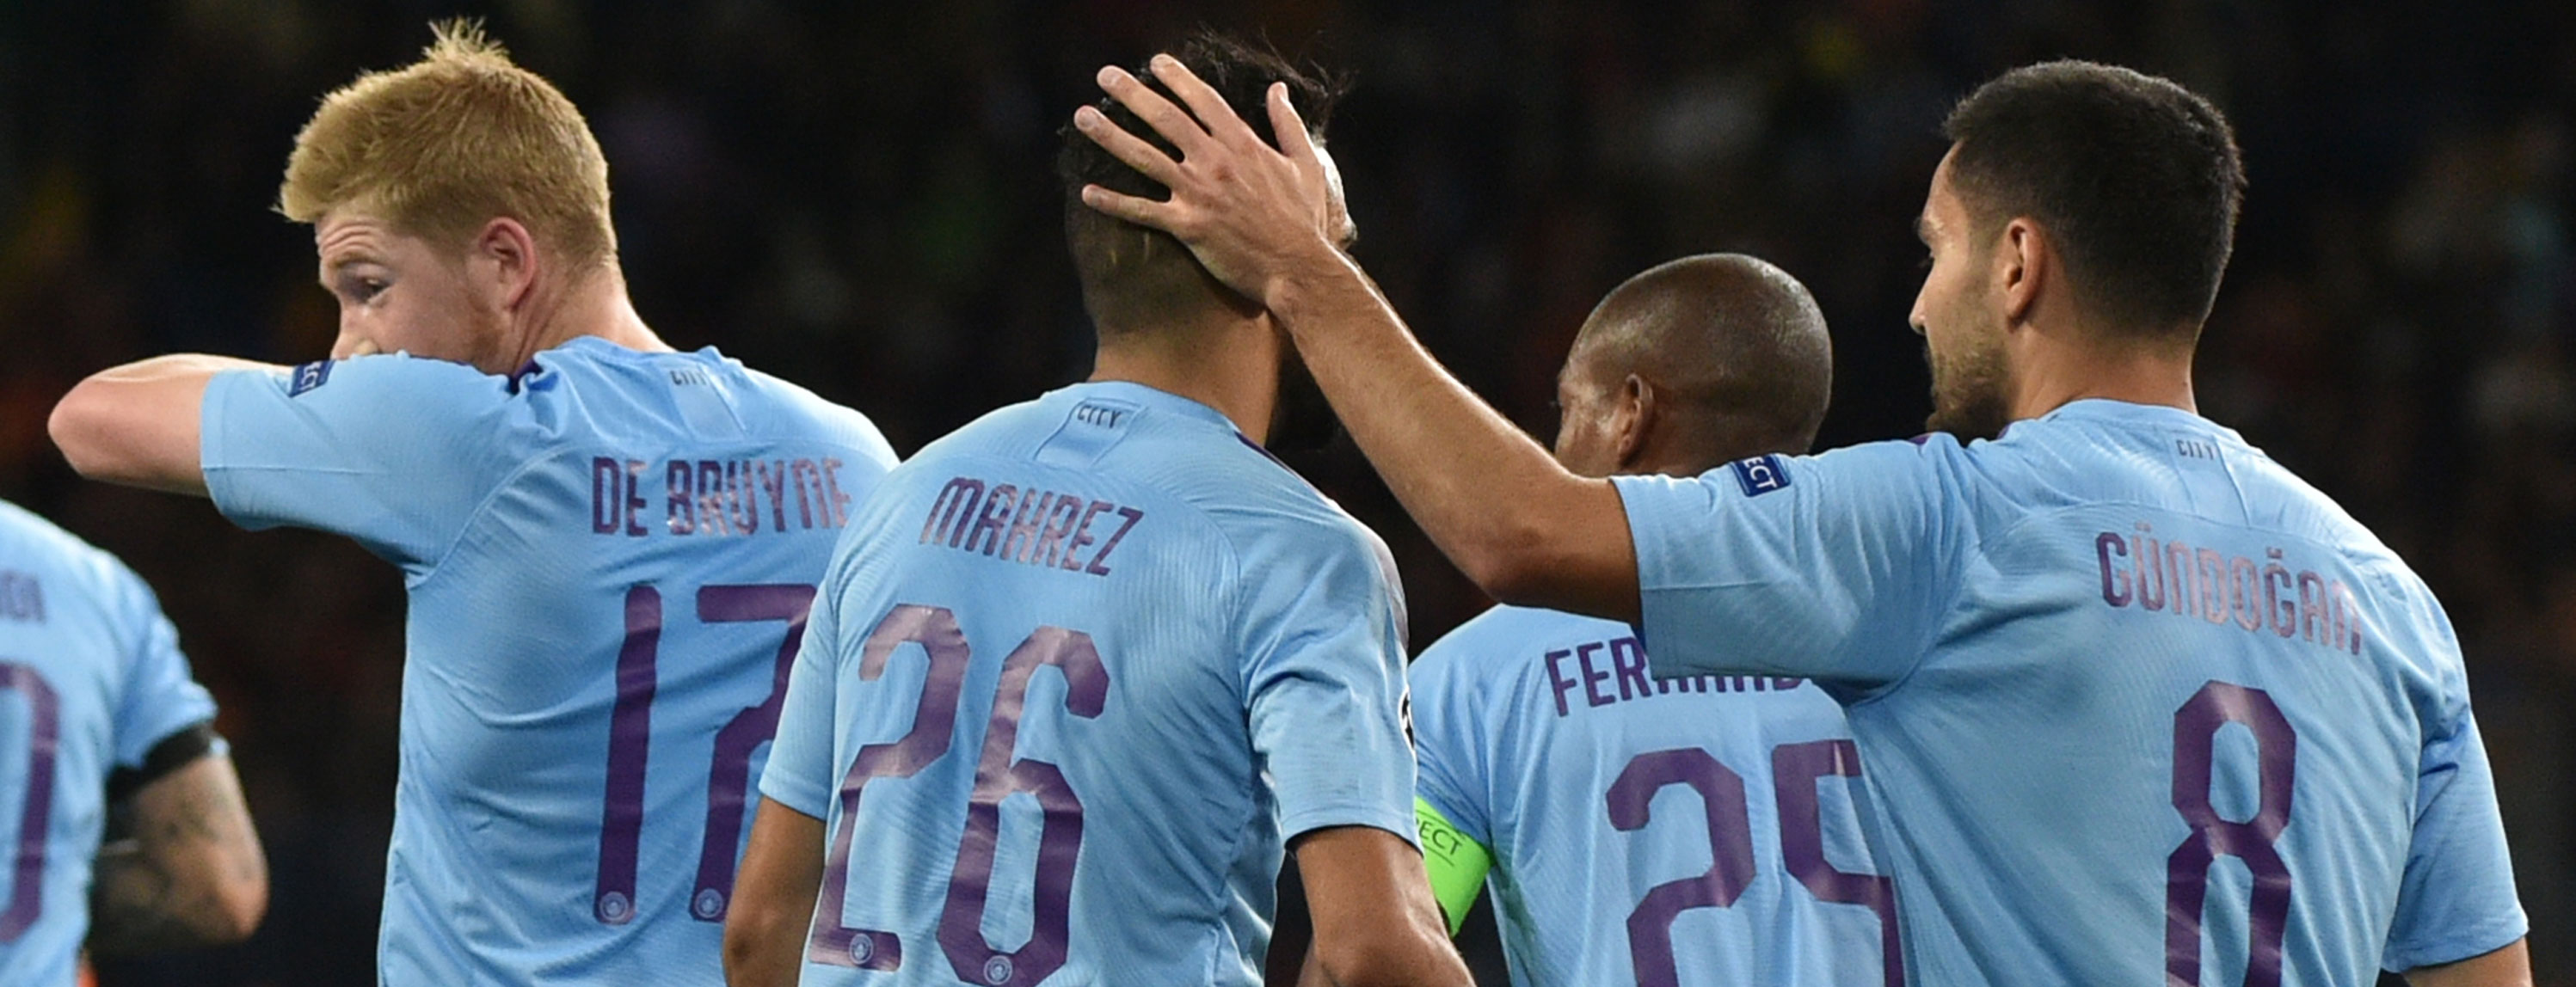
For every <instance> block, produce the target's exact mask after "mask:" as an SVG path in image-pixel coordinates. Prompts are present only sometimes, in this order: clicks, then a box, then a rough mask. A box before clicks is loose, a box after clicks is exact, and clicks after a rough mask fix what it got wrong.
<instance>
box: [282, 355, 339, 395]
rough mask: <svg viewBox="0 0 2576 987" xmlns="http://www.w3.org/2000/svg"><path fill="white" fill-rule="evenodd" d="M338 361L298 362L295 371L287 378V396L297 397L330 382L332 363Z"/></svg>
mask: <svg viewBox="0 0 2576 987" xmlns="http://www.w3.org/2000/svg"><path fill="white" fill-rule="evenodd" d="M336 362H338V361H335V360H315V361H313V362H311V363H305V364H298V365H297V366H296V368H295V373H294V374H293V375H292V376H290V377H289V378H288V380H287V384H286V396H287V397H290V398H291V397H295V396H297V395H300V394H303V393H304V392H306V391H309V390H312V389H314V388H317V387H320V386H322V385H324V384H328V383H330V382H331V364H333V363H336Z"/></svg>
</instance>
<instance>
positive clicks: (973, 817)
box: [725, 37, 1467, 987]
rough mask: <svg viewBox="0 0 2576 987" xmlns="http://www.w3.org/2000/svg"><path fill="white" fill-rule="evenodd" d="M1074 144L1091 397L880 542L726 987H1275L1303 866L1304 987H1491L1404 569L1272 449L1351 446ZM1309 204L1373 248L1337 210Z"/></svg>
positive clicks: (778, 799) (834, 636)
mask: <svg viewBox="0 0 2576 987" xmlns="http://www.w3.org/2000/svg"><path fill="white" fill-rule="evenodd" d="M1188 50H1189V51H1190V53H1191V58H1192V59H1193V60H1194V61H1196V62H1197V63H1198V64H1200V65H1202V66H1204V67H1205V68H1206V69H1207V70H1208V75H1207V78H1208V80H1209V81H1210V83H1211V84H1212V85H1213V86H1214V88H1212V89H1209V90H1208V92H1209V93H1210V98H1211V99H1214V100H1217V101H1219V102H1218V103H1216V104H1212V105H1216V106H1217V107H1218V108H1219V109H1222V108H1223V103H1222V101H1224V100H1226V99H1229V98H1230V99H1233V100H1234V101H1235V104H1236V105H1239V106H1241V107H1243V108H1245V109H1247V110H1249V109H1252V108H1254V107H1256V106H1258V105H1259V101H1260V99H1261V94H1262V91H1263V89H1264V87H1265V86H1267V85H1268V84H1269V83H1270V81H1271V80H1274V79H1283V78H1284V79H1286V80H1288V84H1290V85H1293V86H1295V87H1296V88H1297V89H1298V91H1299V93H1300V98H1302V99H1305V100H1308V101H1309V103H1310V105H1314V106H1317V107H1319V109H1320V108H1321V107H1324V106H1327V105H1329V97H1330V95H1331V92H1330V89H1329V87H1327V86H1325V85H1323V84H1321V83H1319V82H1317V81H1315V80H1313V79H1311V78H1309V77H1308V76H1306V75H1305V74H1303V73H1301V72H1299V71H1298V70H1296V69H1295V68H1294V67H1292V66H1290V65H1288V64H1286V63H1284V62H1282V61H1280V60H1279V59H1278V58H1277V57H1276V56H1274V55H1270V54H1268V53H1266V52H1259V51H1254V50H1252V49H1249V48H1247V47H1245V46H1243V45H1240V44H1237V43H1233V42H1229V41H1226V40H1224V39H1221V38H1215V37H1208V38H1202V39H1201V40H1199V41H1198V42H1196V43H1194V44H1193V45H1192V46H1191V47H1190V48H1189V49H1188ZM1228 112H1231V111H1228ZM1318 119H1319V120H1320V119H1321V113H1320V112H1319V114H1318ZM1246 132H1247V133H1248V134H1254V132H1253V131H1250V130H1247V131H1246ZM1064 137H1065V151H1064V154H1063V156H1062V158H1061V159H1060V171H1061V172H1062V174H1063V177H1064V179H1065V183H1066V184H1065V190H1066V197H1065V207H1066V210H1067V212H1066V224H1067V228H1066V232H1067V237H1066V239H1067V241H1068V243H1069V244H1070V246H1071V248H1072V251H1073V258H1074V265H1075V268H1076V269H1077V270H1078V271H1079V272H1080V273H1081V278H1082V286H1083V299H1084V303H1085V305H1086V306H1087V307H1088V308H1089V310H1090V312H1091V314H1092V317H1093V319H1094V321H1095V322H1096V324H1097V328H1098V331H1099V350H1098V355H1097V358H1096V362H1095V364H1094V366H1093V373H1092V376H1091V379H1090V380H1089V381H1087V382H1085V383H1081V384H1076V385H1073V386H1071V387H1067V388H1064V389H1062V390H1058V391H1054V392H1052V393H1049V394H1047V395H1045V396H1043V397H1040V398H1038V399H1036V400H1034V401H1029V402H1026V403H1023V404H1017V405H1013V406H1010V407H1007V408H1003V409H1001V410H998V411H995V412H993V413H991V414H988V415H986V416H984V417H983V418H981V419H979V420H977V421H976V422H974V423H973V424H970V425H968V426H966V427H965V428H963V429H960V430H958V431H957V432H955V433H954V434H951V435H949V436H948V437H946V438H943V439H941V440H939V441H938V442H936V443H933V444H931V445H930V446H929V447H927V448H925V449H923V450H922V451H921V453H920V454H919V455H917V456H915V457H914V458H913V459H912V460H911V461H910V462H908V463H906V464H904V465H903V466H901V467H898V468H897V469H896V470H895V471H894V472H893V473H891V474H888V476H887V477H886V481H885V483H884V485H883V486H882V487H880V488H879V490H878V493H877V494H876V496H875V497H873V498H872V499H870V500H869V502H868V503H867V504H866V506H864V507H863V508H861V509H860V511H859V512H858V515H857V517H856V518H855V519H854V520H853V522H852V525H853V528H854V530H853V531H852V532H851V534H850V536H849V537H848V538H847V539H846V540H844V541H843V542H842V544H841V547H840V550H839V551H838V552H837V554H836V555H835V558H834V562H833V566H832V569H831V572H830V574H829V575H828V576H827V577H826V579H825V582H824V586H823V590H822V593H821V595H820V596H818V597H817V598H816V600H815V605H814V614H813V623H812V630H811V632H810V635H809V637H808V640H809V641H810V642H811V644H810V646H809V647H807V648H806V649H805V651H804V653H803V654H802V655H801V656H800V657H799V658H798V659H797V662H796V665H795V669H794V672H793V674H792V677H791V679H790V682H789V686H788V695H787V707H786V710H785V712H784V714H783V716H782V718H781V719H780V721H779V734H778V741H777V748H776V752H775V754H774V756H773V757H772V758H771V760H770V763H769V769H768V773H767V774H766V775H765V776H764V777H763V778H762V780H761V792H762V794H763V795H764V796H766V797H765V798H764V799H763V801H762V804H761V808H760V815H759V818H758V820H757V821H756V822H755V823H754V825H753V833H752V842H751V847H750V849H749V850H748V851H746V856H745V858H744V863H743V876H742V884H741V894H740V897H739V898H738V899H737V900H736V902H735V909H734V912H733V915H732V917H731V919H730V920H729V922H728V925H727V928H726V942H725V946H726V951H725V956H726V973H727V977H728V979H729V981H730V982H731V983H732V984H734V985H735V987H751V985H761V987H778V985H785V984H789V983H796V982H802V983H804V984H808V985H818V984H877V983H886V984H955V983H958V982H961V981H962V982H965V983H969V984H984V985H989V987H1025V985H1032V984H1037V983H1039V982H1041V981H1044V982H1048V983H1074V984H1083V983H1120V984H1128V983H1133V984H1182V983H1188V984H1205V983H1215V984H1258V983H1260V982H1261V976H1262V974H1261V970H1262V962H1263V958H1264V953H1265V951H1266V949H1267V947H1268V943H1269V939H1270V917H1271V912H1272V906H1273V902H1272V897H1273V893H1274V892H1273V882H1274V881H1275V880H1276V879H1277V875H1278V871H1279V866H1280V862H1281V857H1282V845H1283V842H1284V843H1285V845H1286V846H1287V847H1288V848H1289V849H1293V850H1294V851H1295V852H1296V854H1297V863H1298V869H1299V872H1300V873H1301V874H1302V875H1303V878H1304V884H1305V889H1306V900H1307V905H1308V910H1309V911H1310V913H1311V914H1312V915H1313V916H1314V922H1315V937H1314V948H1313V951H1312V952H1311V953H1310V954H1309V961H1308V966H1307V976H1308V978H1309V981H1308V982H1316V983H1321V982H1330V983H1337V984H1353V985H1355V984H1416V985H1464V984H1466V983H1467V971H1466V967H1465V965H1464V964H1463V963H1462V962H1461V961H1460V960H1459V959H1458V957H1457V955H1456V953H1454V952H1453V951H1452V950H1451V949H1450V947H1449V946H1448V944H1447V942H1446V941H1445V940H1444V937H1442V936H1441V934H1440V917H1439V910H1438V906H1437V905H1436V904H1435V903H1434V902H1433V900H1432V897H1431V892H1430V888H1429V886H1428V884H1427V882H1426V881H1425V878H1424V874H1423V869H1422V868H1423V865H1422V858H1421V856H1420V854H1419V852H1418V851H1417V849H1416V848H1415V845H1414V843H1413V842H1412V834H1413V825H1412V815H1411V813H1410V812H1409V806H1410V803H1411V801H1412V796H1413V758H1412V754H1411V752H1410V751H1409V750H1408V749H1407V748H1406V746H1405V740H1404V728H1403V723H1402V719H1401V716H1400V712H1399V706H1400V702H1401V700H1402V697H1403V693H1404V650H1403V639H1404V627H1403V625H1404V616H1403V605H1402V601H1401V598H1400V597H1399V595H1398V593H1399V589H1400V587H1399V585H1398V584H1397V582H1396V578H1395V571H1394V565H1393V562H1392V560H1391V559H1390V558H1389V557H1388V555H1387V553H1386V549H1385V547H1384V545H1382V544H1381V543H1380V542H1379V541H1378V540H1377V537H1376V536H1375V535H1374V534H1372V533H1370V532H1369V531H1368V529H1367V528H1365V527H1363V526H1361V525H1360V523H1359V522H1357V521H1355V520H1353V519H1352V518H1351V517H1350V516H1349V515H1347V514H1345V513H1343V512H1342V510H1341V509H1340V508H1339V507H1337V506H1335V505H1334V504H1333V503H1332V502H1331V501H1329V500H1327V499H1325V498H1324V497H1323V496H1322V495H1321V494H1319V493H1317V492H1316V491H1315V489H1314V488H1312V487H1310V486H1307V485H1306V484H1305V482H1304V481H1302V480H1300V479H1298V477H1297V476H1296V474H1294V473H1291V472H1289V471H1288V469H1287V468H1286V467H1285V466H1282V465H1281V464H1280V463H1279V462H1278V461H1276V460H1274V459H1272V458H1271V457H1270V456H1269V454H1268V453H1267V452H1265V451H1264V448H1263V447H1264V445H1265V444H1275V443H1279V442H1282V441H1295V439H1294V436H1299V435H1316V434H1329V433H1330V429H1329V418H1328V417H1324V418H1322V419H1321V420H1315V419H1316V418H1317V417H1318V416H1316V415H1314V414H1313V413H1314V412H1322V411H1324V410H1325V406H1324V405H1323V404H1322V403H1321V401H1320V400H1309V401H1299V400H1298V399H1297V398H1296V396H1295V393H1294V392H1295V391H1296V390H1298V389H1299V385H1298V380H1299V378H1300V377H1301V376H1302V375H1301V374H1300V373H1299V372H1298V371H1297V367H1296V364H1295V361H1294V351H1293V349H1292V347H1291V345H1290V343H1289V341H1288V339H1287V337H1286V335H1285V334H1283V333H1282V332H1281V331H1280V329H1279V327H1278V326H1277V325H1276V324H1275V323H1273V321H1272V320H1271V319H1270V318H1269V316H1268V315H1266V314H1265V313H1263V312H1262V311H1261V309H1260V308H1259V307H1257V306H1255V305H1253V304H1251V303H1250V302H1248V301H1246V300H1245V299H1244V298H1242V297H1241V296H1239V295H1237V294H1235V293H1234V292H1233V291H1231V290H1230V289H1228V288H1227V287H1226V286H1225V285H1224V284H1223V283H1221V282H1220V281H1218V280H1217V279H1216V278H1214V277H1212V276H1210V274H1209V272H1208V271H1207V270H1206V269H1205V268H1203V267H1202V266H1200V264H1199V263H1198V262H1197V261H1196V260H1194V259H1193V258H1192V257H1191V254H1190V252H1189V250H1188V249H1187V248H1185V247H1183V246H1182V245H1181V244H1180V243H1179V241H1177V240H1174V239H1173V238H1171V236H1170V235H1169V234H1165V233H1161V232H1157V231H1153V230H1148V229H1145V228H1142V227H1138V226H1133V225H1130V224H1127V223H1123V222H1119V221H1117V220H1114V219H1110V218H1109V217H1106V216H1102V215H1098V214H1096V213H1093V212H1091V211H1090V210H1087V209H1085V208H1083V206H1082V205H1081V204H1080V202H1079V200H1078V199H1077V197H1076V196H1077V194H1078V193H1079V191H1080V190H1081V189H1082V188H1084V187H1086V186H1088V185H1091V184H1096V183H1108V184H1111V185H1114V186H1117V187H1123V188H1129V189H1131V190H1134V191H1136V192H1137V194H1147V195H1151V194H1159V192H1160V191H1161V190H1160V189H1159V188H1158V187H1156V186H1155V185H1153V184H1152V183H1150V182H1148V181H1146V180H1145V178H1144V177H1143V176H1140V175H1136V174H1134V173H1133V172H1132V171H1131V170H1130V169H1127V168H1126V167H1125V166H1123V165H1120V164H1119V163H1117V162H1116V161H1115V160H1114V159H1111V158H1110V157H1109V156H1107V155H1106V154H1103V153H1101V152H1100V151H1099V150H1098V149H1097V148H1094V147H1093V146H1091V144H1090V142H1089V141H1088V140H1086V139H1084V138H1083V137H1081V136H1080V135H1078V134H1074V133H1071V132H1067V133H1066V134H1065V135H1064ZM1253 139H1256V140H1268V139H1269V138H1268V137H1267V136H1263V135H1259V134H1254V136H1253ZM1295 139H1296V141H1297V143H1298V144H1299V145H1300V146H1311V142H1312V141H1313V140H1315V139H1317V138H1316V137H1315V135H1313V134H1310V133H1309V132H1308V131H1307V130H1306V129H1305V127H1304V125H1303V124H1302V123H1301V124H1299V125H1298V130H1297V134H1296V138H1295ZM1327 168H1328V170H1329V166H1327ZM1325 181H1326V182H1327V184H1328V185H1329V184H1330V183H1331V182H1332V181H1333V180H1332V179H1331V178H1330V177H1329V174H1327V176H1326V178H1325ZM1313 205H1314V206H1315V208H1316V209H1317V210H1318V212H1317V215H1316V216H1315V217H1314V221H1315V222H1316V223H1318V224H1320V225H1321V227H1322V228H1327V229H1330V230H1331V231H1332V233H1331V236H1332V241H1331V242H1332V243H1333V244H1334V245H1335V249H1338V248H1339V245H1340V244H1343V243H1347V242H1348V241H1349V239H1350V236H1351V228H1350V225H1349V221H1348V219H1347V218H1346V217H1344V215H1343V214H1342V210H1341V205H1340V196H1339V194H1338V193H1337V192H1333V193H1328V194H1327V195H1326V196H1324V197H1323V198H1319V199H1316V200H1314V202H1313ZM1304 386H1306V387H1308V388H1311V385H1310V384H1309V385H1304ZM1319 426H1321V427H1319ZM1023 796H1025V797H1023Z"/></svg>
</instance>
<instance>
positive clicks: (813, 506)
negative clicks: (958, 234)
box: [204, 337, 893, 984]
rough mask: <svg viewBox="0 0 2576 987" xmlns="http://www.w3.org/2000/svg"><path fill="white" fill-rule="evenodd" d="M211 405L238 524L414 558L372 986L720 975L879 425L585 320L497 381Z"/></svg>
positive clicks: (375, 384)
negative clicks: (731, 920) (766, 772)
mask: <svg viewBox="0 0 2576 987" xmlns="http://www.w3.org/2000/svg"><path fill="white" fill-rule="evenodd" d="M204 418H205V420H206V421H207V423H208V429H209V434H208V439H207V445H206V450H205V460H206V463H207V476H208V485H209V487H210V488H211V491H212V493H213V495H214V497H215V500H216V503H217V505H218V506H220V507H222V508H223V509H224V511H225V512H226V513H227V514H228V515H231V516H232V517H233V518H234V519H236V520H238V521H242V522H243V523H245V524H247V525H250V526H254V527H257V526H265V525H266V524H274V523H287V524H297V525H301V526H307V527H317V528H322V529H324V530H331V531H337V532H340V533H343V534H348V535H351V536H353V537H355V538H357V539H358V540H359V541H360V542H361V543H362V544H365V545H366V546H367V547H369V548H370V549H371V550H374V551H375V552H377V553H378V554H379V555H382V556H385V557H386V558H388V559H389V560H391V561H394V562H396V563H397V564H399V565H401V566H402V567H403V569H404V571H405V575H406V577H407V580H406V581H407V584H408V586H409V589H410V602H411V607H410V614H409V618H408V627H407V635H406V637H407V642H408V646H407V658H406V664H405V667H404V670H403V711H402V725H401V730H402V737H401V741H402V742H401V759H402V765H401V768H402V770H401V777H400V785H399V789H398V791H397V795H396V816H395V826H394V836H393V845H392V849H391V853H390V858H389V862H388V871H389V873H388V878H387V891H386V902H385V918H384V926H383V943H382V971H381V975H382V977H383V979H384V980H385V981H386V982H387V983H393V984H425V983H441V984H447V983H455V984H463V983H557V982H601V983H604V982H611V981H624V980H634V979H651V980H666V979H667V980H672V981H707V982H711V981H713V980H714V979H716V978H717V977H719V976H720V971H719V955H720V954H719V949H720V940H721V933H722V922H723V919H724V913H725V905H726V901H727V896H728V895H729V893H730V891H731V886H732V877H733V872H734V868H735V866H736V864H737V862H738V861H739V857H740V853H741V846H742V842H743V833H744V829H745V826H744V822H745V819H746V817H747V814H748V808H747V804H746V799H747V796H748V795H749V791H750V789H749V785H750V783H751V781H752V780H753V779H756V778H757V777H758V772H759V769H760V765H761V758H762V756H763V755H764V753H765V746H764V745H765V744H766V742H767V741H768V739H769V737H770V733H771V730H772V728H773V727H774V725H775V723H776V720H777V711H778V705H779V703H780V701H781V698H782V696H781V693H782V692H783V690H784V686H785V679H786V670H787V664H788V661H789V660H790V658H791V657H792V655H793V653H794V650H795V648H796V646H797V643H798V641H799V639H800V634H801V631H802V630H803V623H804V618H805V613H806V609H807V607H808V605H809V604H810V602H811V600H812V598H813V593H814V585H815V583H816V582H818V581H819V580H820V578H821V576H822V573H823V569H824V566H825V564H826V562H827V561H828V560H829V556H830V551H831V547H832V544H833V543H834V541H835V540H836V539H837V537H838V535H839V531H840V529H841V528H842V527H843V526H844V524H845V523H846V521H847V518H848V515H849V512H850V511H851V510H852V509H853V503H854V502H855V501H856V500H858V499H860V498H863V497H864V496H865V495H866V493H867V491H868V490H869V488H870V487H871V486H872V485H873V483H874V482H875V480H876V479H877V478H878V477H880V476H881V475H882V474H883V472H884V470H886V469H887V468H889V467H890V466H891V465H892V461H893V455H892V452H891V450H889V449H888V448H887V446H886V444H885V441H884V439H883V438H882V437H881V436H879V435H878V434H877V432H876V430H875V428H874V427H873V426H871V425H870V424H869V423H868V422H867V420H866V419H865V418H863V417H861V416H860V415H859V414H858V413H857V412H854V411H850V410H848V409H846V408H841V407H838V406H835V405H831V404H829V403H826V402H824V401H821V400H820V399H817V398H815V397H814V396H813V395H812V394H810V393H807V392H805V391H804V390H802V389H801V388H797V387H794V386H793V385H789V384H786V383H784V382H781V381H778V380H777V379H775V378H771V377H768V376H766V375H763V374H759V373H757V372H755V371H751V370H749V369H747V368H745V367H743V366H742V365H741V364H740V363H738V362H735V361H732V360H728V359H725V358H723V357H721V356H720V355H718V354H717V353H715V351H714V350H712V349H708V350H701V351H698V352H695V353H645V352H638V351H634V350H628V349H625V348H622V347H618V346H615V345H613V344H609V343H606V342H604V341H601V340H597V339H593V338H588V337H584V338H580V339H576V340H574V341H572V342H571V343H568V344H565V345H563V346H560V347H557V348H554V349H550V350H547V351H545V352H542V353H540V354H538V355H537V358H536V360H535V361H534V362H533V364H532V365H531V366H530V368H529V369H527V370H525V371H522V372H521V373H520V374H518V375H515V376H512V377H509V378H502V377H495V376H489V375H484V374H481V373H478V372H476V371H475V370H473V369H472V368H470V367H464V366H460V365H456V364H449V363H442V362H438V361H431V360H417V359H411V358H408V357H400V356H387V357H365V358H360V359H356V360H349V361H342V362H339V363H337V364H320V365H308V366H307V367H304V368H299V369H298V370H297V372H296V373H295V375H293V378H292V379H289V380H284V381H280V380H276V379H272V378H269V377H267V375H262V374H250V375H227V376H226V377H223V378H218V380H217V383H216V386H215V387H213V388H211V389H210V391H209V395H208V398H207V405H206V410H205V415H204ZM378 446H382V447H391V448H393V449H395V450H397V451H396V452H394V453H392V454H388V455H379V454H375V453H371V452H369V451H368V448H369V447H378ZM344 476H355V477H357V479H354V480H343V479H341V478H342V477H344Z"/></svg>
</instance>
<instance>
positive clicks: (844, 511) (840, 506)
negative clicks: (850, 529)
mask: <svg viewBox="0 0 2576 987" xmlns="http://www.w3.org/2000/svg"><path fill="white" fill-rule="evenodd" d="M819 472H821V473H822V474H823V488H824V489H825V490H828V491H830V492H831V499H830V503H831V505H832V527H835V528H838V527H842V526H844V525H847V524H849V523H850V495H849V494H845V493H842V492H841V461H840V460H838V459H833V458H831V457H828V456H827V457H824V459H823V468H822V469H821V470H820V471H819Z"/></svg>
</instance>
